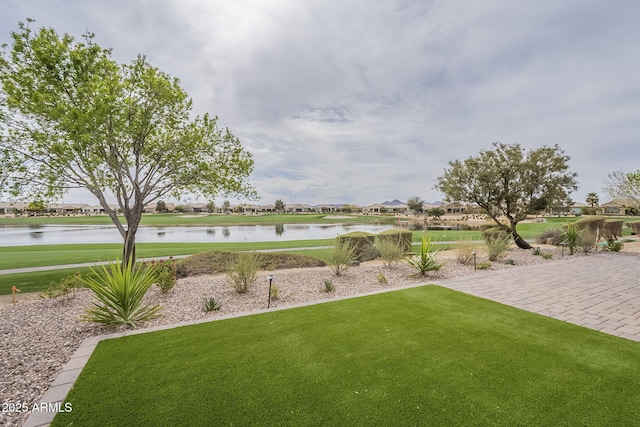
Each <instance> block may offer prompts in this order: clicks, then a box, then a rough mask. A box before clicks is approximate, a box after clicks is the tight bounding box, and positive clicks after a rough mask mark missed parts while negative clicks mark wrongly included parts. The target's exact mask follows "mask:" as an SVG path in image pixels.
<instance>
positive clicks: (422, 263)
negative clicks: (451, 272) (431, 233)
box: [407, 236, 442, 277]
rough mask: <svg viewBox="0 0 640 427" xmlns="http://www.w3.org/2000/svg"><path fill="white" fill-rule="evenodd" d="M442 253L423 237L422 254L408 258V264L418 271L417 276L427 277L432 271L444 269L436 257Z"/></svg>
mask: <svg viewBox="0 0 640 427" xmlns="http://www.w3.org/2000/svg"><path fill="white" fill-rule="evenodd" d="M438 252H440V250H438V249H436V247H435V245H433V243H432V242H431V239H429V238H427V237H426V236H423V237H422V244H421V245H420V252H418V254H417V255H412V256H410V257H408V258H407V262H408V263H409V265H410V266H411V267H413V268H414V269H415V270H417V274H416V275H419V276H421V277H423V276H426V275H427V273H428V272H430V271H438V270H440V268H441V267H442V264H440V263H438V262H437V261H436V259H435V256H436V255H437V254H438Z"/></svg>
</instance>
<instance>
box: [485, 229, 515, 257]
mask: <svg viewBox="0 0 640 427" xmlns="http://www.w3.org/2000/svg"><path fill="white" fill-rule="evenodd" d="M482 237H483V238H484V242H485V244H486V246H487V252H488V255H489V261H496V260H498V259H500V258H502V257H504V256H505V252H506V251H507V249H509V246H510V245H511V241H512V238H511V235H510V234H508V233H507V232H505V231H504V230H501V229H500V228H498V227H493V228H489V229H487V230H485V231H484V232H483V233H482Z"/></svg>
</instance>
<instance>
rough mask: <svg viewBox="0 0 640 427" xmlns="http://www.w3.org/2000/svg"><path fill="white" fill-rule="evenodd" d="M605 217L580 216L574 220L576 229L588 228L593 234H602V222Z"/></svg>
mask: <svg viewBox="0 0 640 427" xmlns="http://www.w3.org/2000/svg"><path fill="white" fill-rule="evenodd" d="M605 220H606V218H605V217H603V216H589V217H586V218H581V219H579V220H578V221H576V222H574V224H575V225H576V227H577V228H578V230H585V229H588V230H590V231H591V232H592V233H593V234H594V236H602V233H604V223H605Z"/></svg>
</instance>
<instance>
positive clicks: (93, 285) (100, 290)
mask: <svg viewBox="0 0 640 427" xmlns="http://www.w3.org/2000/svg"><path fill="white" fill-rule="evenodd" d="M91 271H92V272H93V276H87V277H82V278H81V281H82V283H83V284H84V285H85V286H86V287H87V288H89V289H91V291H93V294H94V296H95V297H96V298H97V299H98V302H97V303H96V302H93V303H91V307H90V308H87V309H86V310H85V312H86V314H85V315H84V316H82V320H84V321H87V322H96V323H103V324H105V325H109V326H118V325H127V326H130V327H132V328H135V327H136V324H137V323H139V322H144V321H147V320H150V319H153V318H154V317H156V316H157V315H158V312H159V311H160V309H161V307H160V306H159V305H144V306H143V305H142V301H143V299H144V296H145V295H146V293H147V291H148V290H149V288H150V287H151V286H152V285H153V284H154V283H155V282H156V280H155V279H156V277H155V275H154V272H153V270H152V269H148V268H141V267H140V266H136V265H135V262H129V263H127V265H126V266H123V265H122V263H121V262H120V261H118V260H116V262H114V263H111V264H109V265H102V266H101V271H96V270H94V269H93V268H92V269H91Z"/></svg>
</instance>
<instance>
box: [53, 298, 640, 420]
mask: <svg viewBox="0 0 640 427" xmlns="http://www.w3.org/2000/svg"><path fill="white" fill-rule="evenodd" d="M66 401H67V402H71V403H72V405H73V411H72V412H70V413H60V414H58V415H57V416H56V419H55V420H54V423H53V424H52V425H54V426H67V425H78V426H80V425H81V426H105V425H109V426H131V425H135V426H158V425H172V426H201V425H202V426H204V425H292V426H300V425H305V426H308V425H330V426H333V425H340V426H351V425H389V426H390V425H438V426H445V425H446V426H451V425H491V426H513V425H531V426H539V425H550V426H551V425H553V426H558V425H565V426H575V425H610V426H614V425H615V426H625V425H629V426H631V425H634V426H635V425H637V421H638V419H640V343H637V342H633V341H628V340H624V339H621V338H616V337H613V336H609V335H605V334H602V333H599V332H596V331H592V330H588V329H585V328H581V327H578V326H574V325H571V324H568V323H564V322H560V321H556V320H552V319H549V318H545V317H542V316H538V315H534V314H531V313H527V312H524V311H520V310H517V309H513V308H510V307H507V306H503V305H500V304H497V303H493V302H490V301H487V300H482V299H479V298H475V297H471V296H468V295H465V294H462V293H458V292H455V291H451V290H447V289H444V288H440V287H436V286H424V287H419V288H413V289H407V290H402V291H396V292H391V293H386V294H379V295H374V296H369V297H363V298H356V299H350V300H343V301H335V302H330V303H325V304H319V305H314V306H309V307H303V308H298V309H290V310H284V311H277V312H272V313H266V314H261V315H254V316H248V317H242V318H237V319H230V320H223V321H217V322H211V323H206V324H200V325H194V326H189V327H182V328H176V329H172V330H167V331H159V332H154V333H147V334H143V335H137V336H128V337H124V338H118V339H112V340H108V341H103V342H101V343H100V344H99V345H98V347H97V349H96V351H95V352H94V354H93V355H92V356H91V358H90V360H89V362H88V364H87V365H86V367H85V368H84V370H83V372H82V374H81V375H80V377H79V379H78V381H77V382H76V384H75V386H74V387H73V389H72V390H71V392H70V393H69V395H68V396H67V399H66Z"/></svg>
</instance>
